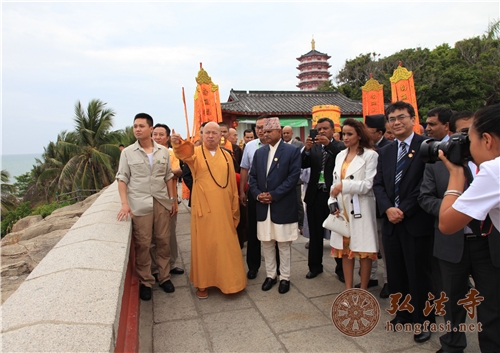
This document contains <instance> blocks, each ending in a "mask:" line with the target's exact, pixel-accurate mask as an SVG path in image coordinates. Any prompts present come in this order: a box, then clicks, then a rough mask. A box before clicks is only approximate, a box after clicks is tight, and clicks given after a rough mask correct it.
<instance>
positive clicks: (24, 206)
mask: <svg viewBox="0 0 500 353" xmlns="http://www.w3.org/2000/svg"><path fill="white" fill-rule="evenodd" d="M69 205H71V202H69V201H65V202H62V203H59V204H58V203H57V202H52V203H49V204H48V205H41V206H37V207H35V208H34V209H33V207H32V206H31V203H30V202H23V203H20V204H19V205H18V206H17V207H16V209H15V210H13V211H9V212H4V213H2V238H3V237H4V236H5V235H6V234H9V233H10V231H11V230H12V226H14V224H15V223H16V222H17V221H18V220H20V219H21V218H24V217H27V216H30V215H37V214H38V215H41V216H42V217H43V218H45V217H47V216H49V215H50V214H51V213H52V212H54V211H55V210H57V209H58V208H61V207H65V206H69Z"/></svg>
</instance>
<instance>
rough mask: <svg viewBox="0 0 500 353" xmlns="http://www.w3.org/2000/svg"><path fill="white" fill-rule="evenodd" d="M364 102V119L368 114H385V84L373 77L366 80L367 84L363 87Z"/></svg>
mask: <svg viewBox="0 0 500 353" xmlns="http://www.w3.org/2000/svg"><path fill="white" fill-rule="evenodd" d="M361 94H362V103H363V119H365V118H366V116H367V115H376V114H384V112H385V107H384V85H382V84H380V83H379V82H378V81H377V80H375V79H374V78H372V75H371V74H370V79H369V80H368V81H366V84H365V85H364V86H363V87H361Z"/></svg>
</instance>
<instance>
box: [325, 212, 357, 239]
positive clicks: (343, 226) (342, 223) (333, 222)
mask: <svg viewBox="0 0 500 353" xmlns="http://www.w3.org/2000/svg"><path fill="white" fill-rule="evenodd" d="M323 228H326V229H328V230H331V231H332V232H335V233H338V234H340V235H342V236H343V237H346V238H350V237H351V231H350V229H349V222H347V220H346V219H345V217H344V216H343V215H341V214H338V215H334V214H331V213H330V214H329V215H328V217H327V218H326V219H325V221H324V222H323Z"/></svg>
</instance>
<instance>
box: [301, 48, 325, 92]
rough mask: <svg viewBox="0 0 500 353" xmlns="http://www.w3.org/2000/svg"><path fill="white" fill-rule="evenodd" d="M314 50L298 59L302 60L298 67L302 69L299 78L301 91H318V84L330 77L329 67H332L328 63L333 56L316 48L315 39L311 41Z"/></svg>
mask: <svg viewBox="0 0 500 353" xmlns="http://www.w3.org/2000/svg"><path fill="white" fill-rule="evenodd" d="M311 46H312V50H311V51H310V52H308V53H307V54H304V55H302V56H300V58H297V60H298V61H299V62H300V64H299V66H298V67H297V69H298V70H299V71H300V73H299V75H298V76H297V78H298V79H299V84H298V85H297V87H298V88H299V89H300V90H301V91H316V89H317V88H318V86H319V85H320V84H321V83H322V82H325V81H328V80H329V79H330V76H332V75H331V74H330V72H329V71H328V69H329V68H330V67H331V66H330V64H328V59H330V58H331V56H329V55H327V54H323V53H320V52H319V51H317V50H316V49H315V42H314V39H313V40H312V41H311Z"/></svg>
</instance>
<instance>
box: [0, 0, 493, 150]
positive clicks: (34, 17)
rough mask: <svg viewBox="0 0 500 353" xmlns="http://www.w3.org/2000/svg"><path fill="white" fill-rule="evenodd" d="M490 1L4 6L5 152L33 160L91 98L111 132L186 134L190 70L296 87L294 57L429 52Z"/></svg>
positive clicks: (479, 29) (334, 59)
mask: <svg viewBox="0 0 500 353" xmlns="http://www.w3.org/2000/svg"><path fill="white" fill-rule="evenodd" d="M499 17H500V10H499V2H498V1H490V2H443V3H435V2H405V3H400V2H386V3H379V2H356V3H352V2H349V3H347V2H345V3H342V2H328V3H322V2H319V3H314V2H307V3H289V2H274V3H258V2H250V3H239V2H228V3H199V2H196V3H189V2H183V3H172V2H152V3H146V4H144V3H130V2H108V3H100V2H72V3H69V2H50V3H49V2H46V3H44V2H30V3H27V2H5V1H4V2H3V3H2V151H1V153H2V154H26V153H42V152H43V147H45V146H46V145H47V144H48V143H49V141H55V140H56V137H57V134H58V133H59V132H61V131H62V130H73V128H74V122H73V118H74V105H75V103H76V102H77V101H81V102H82V104H83V105H84V106H86V105H87V104H88V102H89V101H90V100H91V99H94V98H97V99H100V100H102V101H104V102H107V104H108V107H109V108H112V109H113V110H114V111H115V112H116V116H115V119H114V126H113V129H116V130H117V129H121V128H124V127H125V126H128V125H132V121H133V117H134V115H135V114H136V113H139V112H146V113H149V114H150V115H152V116H153V118H154V119H155V122H163V123H167V124H168V125H169V126H170V127H173V128H175V129H176V130H177V131H180V133H181V134H182V135H185V132H186V128H185V120H184V110H183V104H182V95H181V89H182V87H184V88H185V91H186V100H187V105H188V114H189V119H190V125H192V116H193V113H192V111H193V95H194V89H195V87H196V83H195V77H196V75H197V73H198V70H199V63H200V62H203V68H204V69H205V70H206V71H207V72H208V74H209V75H210V76H211V77H212V80H213V81H214V83H216V84H218V85H219V88H220V98H221V102H226V101H227V98H228V97H229V91H230V90H231V89H235V90H297V87H296V85H297V84H298V79H297V78H296V76H297V75H298V70H297V65H298V61H297V60H296V58H298V57H299V56H300V55H302V54H305V53H307V52H308V51H309V50H311V39H312V38H313V36H314V40H315V41H316V50H318V51H320V52H323V53H327V54H328V55H330V56H331V59H330V64H331V66H332V67H331V69H330V73H331V74H332V75H333V77H335V75H336V74H337V72H338V71H339V70H340V69H341V68H342V67H343V65H344V63H345V61H346V60H347V59H353V58H355V57H356V56H357V55H359V54H361V53H368V52H376V53H379V54H381V56H382V57H384V56H388V55H391V54H393V53H395V52H397V51H399V50H401V49H405V48H415V47H422V48H429V49H433V48H435V47H436V46H437V45H440V44H442V43H448V44H450V45H451V46H453V45H454V43H455V42H456V41H459V40H462V39H465V38H470V37H474V36H478V35H482V34H483V33H484V32H485V31H486V29H487V27H488V23H490V22H491V21H493V20H494V19H498V18H499Z"/></svg>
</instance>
